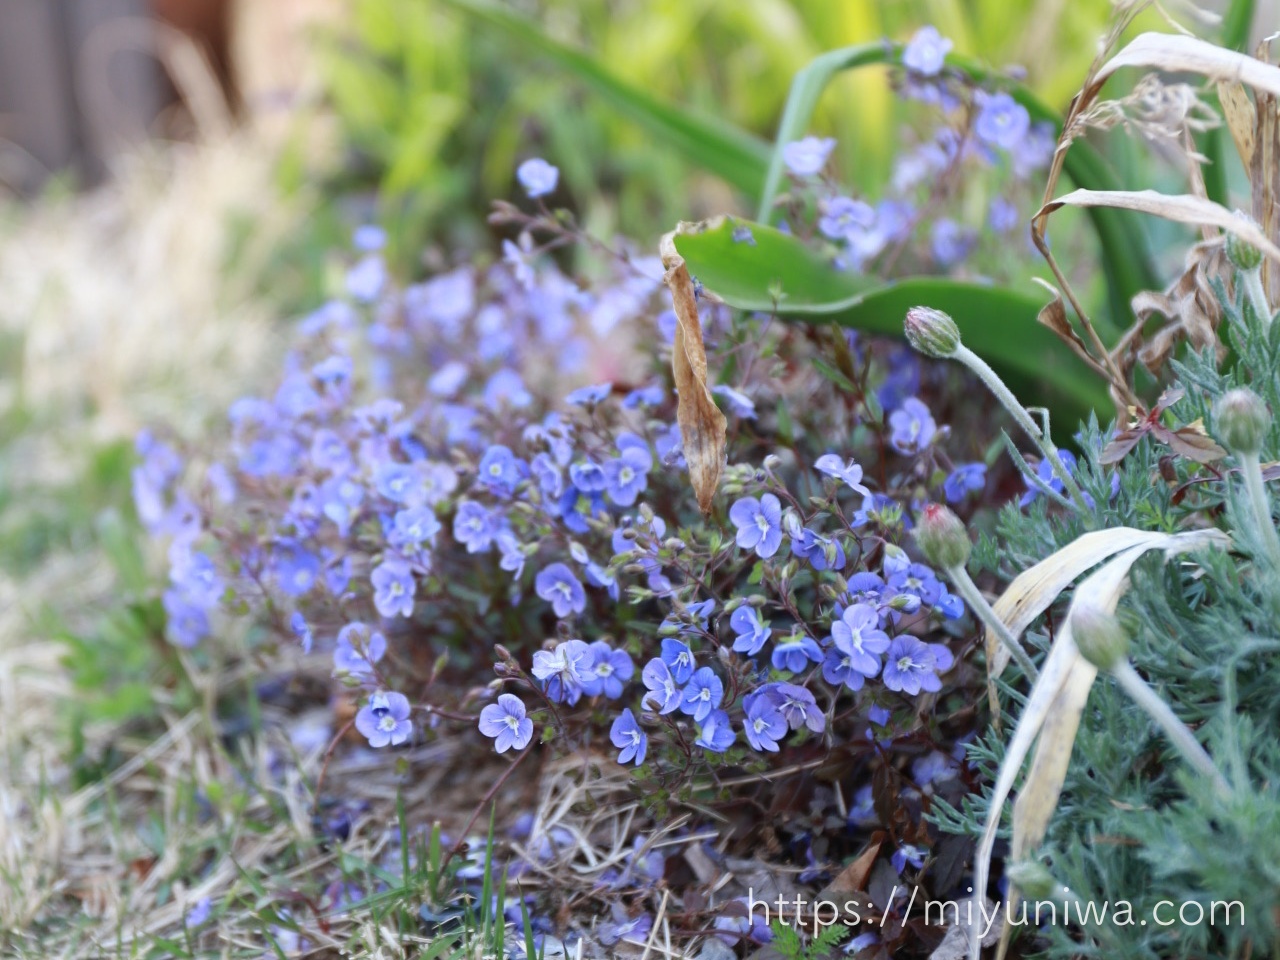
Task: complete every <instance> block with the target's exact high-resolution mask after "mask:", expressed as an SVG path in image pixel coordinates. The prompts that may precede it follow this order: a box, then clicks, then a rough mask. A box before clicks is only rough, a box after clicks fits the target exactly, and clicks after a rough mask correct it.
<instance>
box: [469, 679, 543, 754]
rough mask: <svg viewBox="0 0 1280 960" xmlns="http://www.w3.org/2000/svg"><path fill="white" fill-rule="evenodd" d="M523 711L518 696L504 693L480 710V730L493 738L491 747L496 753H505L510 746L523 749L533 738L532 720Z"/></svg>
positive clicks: (523, 708) (522, 704) (522, 705)
mask: <svg viewBox="0 0 1280 960" xmlns="http://www.w3.org/2000/svg"><path fill="white" fill-rule="evenodd" d="M525 713H526V711H525V706H524V703H523V702H522V701H521V700H520V698H519V697H517V696H516V695H515V694H511V693H504V694H502V695H500V696H499V697H498V702H497V703H491V704H489V705H488V706H487V707H485V708H484V709H483V710H481V711H480V732H481V733H483V734H484V735H485V736H486V737H492V738H493V740H494V744H493V748H494V750H496V751H497V752H498V753H506V752H507V751H508V750H510V749H511V748H512V747H514V748H515V749H517V750H523V749H524V748H525V747H527V746H528V745H529V741H530V740H532V739H533V721H532V720H530V719H529V718H528V717H527V716H526V715H525Z"/></svg>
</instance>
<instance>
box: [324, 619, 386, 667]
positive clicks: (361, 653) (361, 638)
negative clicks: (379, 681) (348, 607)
mask: <svg viewBox="0 0 1280 960" xmlns="http://www.w3.org/2000/svg"><path fill="white" fill-rule="evenodd" d="M386 652H387V640H386V638H385V637H384V636H383V635H382V634H381V633H379V632H378V631H376V630H370V629H369V627H368V626H366V625H365V624H363V623H361V622H360V621H358V620H357V621H353V622H352V623H348V624H347V625H346V626H345V627H343V628H342V629H341V630H339V631H338V644H337V646H336V647H335V648H334V651H333V666H334V669H335V670H337V671H338V672H339V673H349V674H352V675H353V676H358V677H367V676H369V675H371V674H372V673H373V665H374V664H375V663H377V662H378V661H379V660H381V659H382V658H383V656H385V655H386Z"/></svg>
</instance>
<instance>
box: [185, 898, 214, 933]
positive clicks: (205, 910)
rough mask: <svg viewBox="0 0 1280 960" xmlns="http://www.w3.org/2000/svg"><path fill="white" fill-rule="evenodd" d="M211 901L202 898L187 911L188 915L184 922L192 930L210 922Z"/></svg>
mask: <svg viewBox="0 0 1280 960" xmlns="http://www.w3.org/2000/svg"><path fill="white" fill-rule="evenodd" d="M210 906H211V901H210V900H209V898H208V897H201V898H200V899H199V900H197V901H196V902H195V904H193V905H192V907H191V909H190V910H188V911H187V915H186V916H185V917H183V920H182V922H183V923H184V924H186V926H188V927H190V928H191V929H193V930H194V929H195V928H196V927H199V926H203V925H204V924H205V923H206V922H207V921H208V920H209V910H210Z"/></svg>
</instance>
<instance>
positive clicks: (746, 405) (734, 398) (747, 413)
mask: <svg viewBox="0 0 1280 960" xmlns="http://www.w3.org/2000/svg"><path fill="white" fill-rule="evenodd" d="M711 392H712V393H714V394H715V395H716V396H717V397H724V399H725V401H726V402H727V403H728V404H729V412H730V413H732V414H733V415H734V416H735V417H740V418H742V419H743V420H754V419H755V418H756V405H755V401H753V400H752V399H751V398H750V397H748V396H747V395H746V394H745V393H739V392H738V391H737V390H735V389H733V387H730V386H726V385H725V384H723V383H722V384H719V385H718V386H714V387H712V388H711Z"/></svg>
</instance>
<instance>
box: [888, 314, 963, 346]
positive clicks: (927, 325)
mask: <svg viewBox="0 0 1280 960" xmlns="http://www.w3.org/2000/svg"><path fill="white" fill-rule="evenodd" d="M902 326H903V330H904V331H905V332H906V334H907V342H908V343H910V344H911V346H912V347H914V348H915V349H916V350H918V351H920V352H921V353H923V354H924V355H925V356H926V357H936V358H938V359H945V358H946V357H951V356H955V353H956V351H957V350H958V349H960V328H959V327H957V326H956V322H955V321H954V320H952V319H951V318H950V317H949V316H947V315H946V314H945V313H943V312H942V311H941V310H934V309H933V308H932V307H912V308H911V309H910V310H908V311H907V319H906V321H905V322H904V323H903V325H902Z"/></svg>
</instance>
